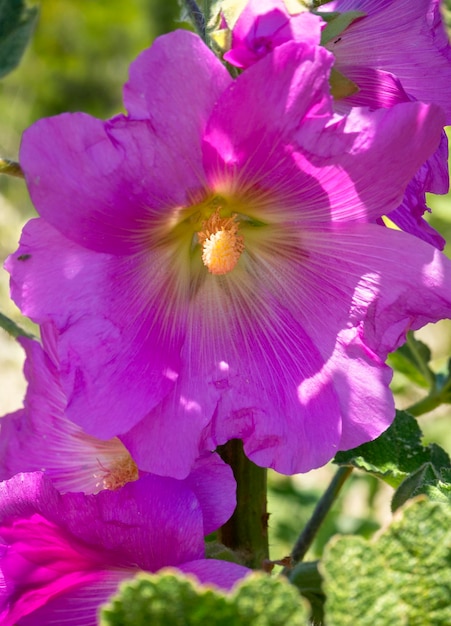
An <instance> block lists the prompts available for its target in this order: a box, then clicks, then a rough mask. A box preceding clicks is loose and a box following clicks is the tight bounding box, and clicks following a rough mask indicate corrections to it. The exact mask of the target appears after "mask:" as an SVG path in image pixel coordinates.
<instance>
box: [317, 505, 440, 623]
mask: <svg viewBox="0 0 451 626" xmlns="http://www.w3.org/2000/svg"><path fill="white" fill-rule="evenodd" d="M322 572H323V576H324V591H325V594H326V597H327V601H326V621H327V624H330V625H331V626H332V625H333V626H356V625H357V624H359V625H360V624H361V625H362V626H363V625H365V626H366V625H368V626H369V625H371V626H395V625H396V626H448V625H449V623H450V608H449V607H450V598H451V510H450V508H449V506H447V505H444V504H442V503H439V502H429V501H427V500H417V501H415V502H413V503H410V504H409V506H408V507H406V508H404V509H401V510H400V511H399V512H398V513H397V515H396V516H395V518H394V520H393V522H392V524H391V525H390V526H389V528H388V529H387V530H386V531H385V532H384V533H383V534H382V535H379V537H378V538H377V539H376V540H373V541H371V542H367V541H365V540H364V539H361V538H360V537H351V536H349V537H340V538H336V539H334V540H332V541H331V542H330V544H329V545H328V547H327V548H326V551H325V553H324V558H323V562H322Z"/></svg>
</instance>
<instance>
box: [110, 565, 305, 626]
mask: <svg viewBox="0 0 451 626" xmlns="http://www.w3.org/2000/svg"><path fill="white" fill-rule="evenodd" d="M287 623H290V624H292V625H293V626H305V624H306V623H307V610H306V607H305V606H304V604H303V601H302V600H301V598H300V597H299V593H298V592H297V590H296V589H295V587H293V586H292V585H290V584H289V583H288V582H287V581H286V580H284V579H283V578H271V577H270V576H268V575H267V574H261V573H253V574H251V575H250V576H248V577H246V578H245V579H244V580H243V581H241V583H240V584H239V585H237V586H236V587H235V588H234V590H233V592H232V593H231V594H225V593H223V592H222V591H220V590H218V589H216V588H214V587H207V586H202V585H200V584H199V583H198V582H197V581H196V580H195V579H194V578H192V577H187V576H184V575H183V574H181V573H180V572H177V571H176V570H163V571H162V572H160V573H159V574H140V575H138V576H136V578H134V579H133V580H131V581H127V582H125V583H123V584H122V585H121V587H120V589H119V593H118V594H117V595H116V596H114V597H113V598H112V599H111V601H110V602H109V604H108V605H105V606H104V607H103V608H102V610H101V617H100V625H101V626H149V625H150V624H151V625H152V626H168V625H171V626H205V624H208V625H209V626H231V625H232V624H233V626H286V624H287Z"/></svg>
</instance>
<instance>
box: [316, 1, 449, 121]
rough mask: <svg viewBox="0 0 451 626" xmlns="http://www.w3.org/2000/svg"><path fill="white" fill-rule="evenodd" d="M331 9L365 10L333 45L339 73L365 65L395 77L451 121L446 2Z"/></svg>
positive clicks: (332, 6) (349, 4)
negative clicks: (442, 10)
mask: <svg viewBox="0 0 451 626" xmlns="http://www.w3.org/2000/svg"><path fill="white" fill-rule="evenodd" d="M323 10H325V11H340V12H346V11H355V10H357V11H363V12H364V13H366V14H367V15H366V16H365V17H363V18H361V19H360V20H358V21H355V22H354V23H352V24H351V25H350V26H349V27H348V28H347V29H346V30H345V31H344V32H343V33H341V35H340V38H339V40H337V41H336V43H333V42H331V43H330V44H328V47H329V48H330V49H331V51H332V52H333V53H334V55H335V57H336V59H337V69H339V70H340V71H342V72H343V73H344V74H345V75H346V67H347V66H348V65H349V66H355V65H362V66H366V67H372V68H374V69H382V70H385V71H387V72H391V73H392V74H395V75H396V76H397V77H398V78H399V79H400V81H401V83H402V85H403V87H404V89H405V90H406V92H407V93H408V94H410V95H412V96H414V97H415V98H416V99H417V100H421V101H422V102H433V103H435V104H438V105H440V106H441V107H442V108H443V110H444V111H445V112H446V124H450V123H451V63H450V62H451V46H450V45H449V42H448V37H447V34H446V31H445V28H444V24H443V20H442V17H441V14H440V0H417V1H416V2H411V0H378V1H377V2H375V1H374V0H336V1H335V2H332V3H328V4H327V5H326V6H325V7H323Z"/></svg>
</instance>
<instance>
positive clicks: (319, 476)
mask: <svg viewBox="0 0 451 626" xmlns="http://www.w3.org/2000/svg"><path fill="white" fill-rule="evenodd" d="M37 4H38V5H39V7H40V17H39V21H38V24H37V28H36V31H35V35H34V37H33V39H32V41H31V43H30V45H29V47H28V49H27V51H26V53H25V55H24V57H23V59H22V62H21V64H20V66H19V68H18V69H16V70H15V71H14V72H12V73H11V74H10V75H8V76H7V77H5V78H4V79H3V80H2V81H0V111H1V115H0V156H2V157H7V158H12V159H17V155H18V149H19V145H20V137H21V133H22V132H23V130H24V129H25V128H26V127H27V126H29V125H30V124H32V123H33V122H34V121H35V120H37V119H39V118H41V117H45V116H49V115H55V114H58V113H60V112H63V111H85V112H87V113H90V114H92V115H95V116H97V117H101V118H108V117H110V116H112V115H114V114H116V113H118V112H120V111H122V110H123V107H122V85H123V84H124V83H125V82H126V80H127V72H128V66H129V64H130V62H131V61H132V60H133V59H134V58H135V57H136V56H137V55H138V54H139V52H140V51H141V50H142V49H143V48H145V47H147V46H149V45H150V44H151V43H152V41H153V39H154V38H155V37H156V36H158V35H159V34H162V33H165V32H168V31H171V30H173V29H174V28H176V27H177V26H180V24H178V23H177V19H178V16H179V14H180V9H179V6H178V2H177V0H129V1H128V2H126V3H125V2H123V0H104V1H102V0H100V1H94V0H63V1H62V0H42V1H41V2H38V3H37ZM446 4H447V7H448V10H447V13H446V19H447V21H448V23H450V24H451V0H447V3H446ZM430 206H431V207H432V209H433V212H432V215H431V216H430V221H431V222H432V223H433V225H434V226H435V227H436V228H438V229H439V230H440V232H441V233H442V234H444V235H445V236H446V237H447V239H448V241H450V242H451V199H450V196H449V195H448V196H443V197H435V198H433V197H431V198H430ZM33 212H34V211H33V207H32V206H31V203H30V201H29V199H28V195H27V192H26V188H25V185H24V182H23V181H22V180H17V179H12V178H9V177H6V176H2V177H0V262H3V260H4V258H5V257H6V256H7V255H8V254H9V253H10V252H12V251H13V250H14V249H15V248H16V245H17V242H18V239H19V236H20V230H21V228H22V225H23V223H24V221H25V220H26V219H27V218H28V217H30V216H31V215H33ZM447 253H448V254H449V255H451V244H448V246H447ZM401 271H402V269H401ZM0 302H1V306H0V310H1V311H2V312H4V313H6V314H8V315H9V316H11V317H13V318H14V319H16V320H18V321H19V320H20V315H19V313H18V311H17V310H16V309H15V307H14V305H13V304H12V303H11V302H10V300H9V298H8V277H7V275H6V273H5V272H4V271H3V270H0ZM21 323H23V324H25V325H26V321H25V322H24V321H23V320H21ZM421 337H422V338H423V339H424V340H425V341H427V343H428V344H430V345H431V347H432V349H433V355H434V366H435V367H436V368H437V369H440V368H442V367H444V366H445V363H446V359H447V357H448V356H449V354H450V353H451V339H450V338H451V330H450V325H449V323H447V322H444V323H441V324H440V325H438V326H437V327H436V328H434V329H431V328H427V329H425V330H424V331H422V333H421ZM22 358H23V357H22V353H21V350H20V348H19V347H18V346H17V345H16V344H15V343H14V341H13V340H11V339H10V338H9V337H8V336H6V334H5V333H3V331H1V330H0V415H1V414H2V413H5V412H7V411H11V410H13V409H15V408H18V407H19V405H20V402H21V397H22V395H23V391H24V382H23V378H22V376H21V373H20V372H21V367H22ZM393 388H394V391H395V392H396V394H397V403H398V406H399V407H400V408H403V407H405V406H407V405H408V404H410V403H411V402H413V401H415V400H416V399H418V398H419V397H420V392H419V391H418V390H415V389H412V386H411V385H410V384H408V383H407V381H406V380H405V379H403V377H402V376H401V375H397V376H396V377H395V379H394V383H393ZM449 414H450V409H449V407H441V408H440V409H439V410H437V411H436V412H435V413H434V414H433V415H430V416H426V417H424V418H422V419H421V420H420V422H421V426H422V428H423V430H424V432H425V435H426V440H427V441H432V440H435V441H438V442H439V443H441V445H443V446H444V447H446V448H447V449H448V450H451V439H450V437H451V435H450V429H449ZM332 472H333V468H331V466H327V467H325V468H322V469H321V470H317V471H315V472H310V473H309V474H307V475H305V476H295V477H293V478H286V477H283V476H277V475H274V474H272V475H271V478H270V484H271V489H270V495H269V511H270V513H271V516H270V520H269V524H270V543H271V548H272V554H271V556H272V558H281V557H283V556H284V555H285V554H287V553H288V552H289V551H290V548H291V546H292V544H293V542H294V540H295V538H296V536H297V534H298V532H299V530H300V529H301V528H302V526H303V524H304V523H305V521H306V520H307V519H308V517H309V515H310V514H311V512H312V509H313V507H314V505H315V503H316V501H317V499H318V497H319V495H320V494H321V492H322V491H323V490H324V488H325V487H326V485H327V481H328V480H329V479H330V477H331V474H332ZM390 496H391V493H390V489H389V488H388V487H386V486H384V485H382V484H381V483H379V482H378V481H377V480H376V479H374V478H372V477H369V476H364V475H362V474H358V473H357V472H355V473H354V475H353V476H352V478H351V479H350V480H349V481H348V483H347V485H346V487H345V489H344V491H343V494H342V496H341V497H340V499H339V501H338V502H337V504H336V506H335V507H334V510H333V511H332V513H331V515H330V516H329V518H328V520H327V522H326V524H325V525H324V527H323V529H322V530H321V532H320V534H319V536H318V538H317V541H316V543H315V545H314V547H313V550H312V552H311V554H310V556H311V557H315V556H318V555H319V554H320V553H321V550H322V547H323V545H324V543H325V541H326V540H327V539H328V538H329V537H330V535H331V534H333V533H335V532H345V533H346V532H352V533H360V534H363V535H366V536H368V535H370V534H372V533H373V532H374V530H375V529H376V528H378V527H379V526H380V525H381V524H383V523H384V522H385V521H386V520H387V519H388V518H389V517H390Z"/></svg>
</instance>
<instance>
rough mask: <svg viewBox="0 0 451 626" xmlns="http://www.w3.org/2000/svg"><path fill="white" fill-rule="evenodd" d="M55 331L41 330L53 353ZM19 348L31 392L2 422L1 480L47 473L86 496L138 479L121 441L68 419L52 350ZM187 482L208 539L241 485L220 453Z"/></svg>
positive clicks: (34, 345)
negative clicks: (103, 437) (101, 436)
mask: <svg viewBox="0 0 451 626" xmlns="http://www.w3.org/2000/svg"><path fill="white" fill-rule="evenodd" d="M50 331H51V329H49V328H42V329H41V332H42V335H43V337H44V338H48V339H49V340H50V341H46V344H47V345H48V346H49V347H50V348H52V347H53V346H52V341H53V340H54V337H53V336H52V333H51V332H50ZM20 343H21V344H22V346H23V347H24V349H25V351H26V353H27V359H26V361H25V367H24V369H25V375H26V377H27V380H28V390H27V394H26V397H25V407H24V409H21V410H19V411H17V412H15V413H11V414H9V415H5V416H4V417H2V418H1V420H0V480H7V479H8V478H11V477H12V476H14V475H15V474H18V473H20V472H35V471H44V472H45V473H46V475H47V476H48V477H50V478H51V480H52V482H53V484H54V486H55V487H56V488H57V489H58V491H60V492H62V493H65V492H69V491H72V492H77V491H80V492H83V493H86V494H90V493H97V492H99V491H100V490H102V489H111V490H115V489H118V488H120V487H122V486H123V485H124V484H126V483H128V482H132V481H135V480H138V478H139V471H138V467H137V465H136V463H135V462H134V461H133V459H132V457H131V456H130V454H129V452H128V451H127V449H126V448H125V446H124V445H123V443H121V441H120V440H119V439H117V438H113V439H109V440H107V441H103V440H101V439H97V438H95V437H92V436H91V435H87V434H86V433H84V432H83V431H82V429H81V428H80V427H79V426H77V425H76V424H74V423H73V422H71V421H70V420H68V419H67V417H66V415H65V410H66V404H67V400H66V398H65V395H64V393H63V390H62V388H61V382H60V376H59V371H58V366H57V364H56V363H55V362H53V361H52V357H53V358H54V355H52V356H50V355H51V352H52V350H50V353H46V352H45V351H44V350H43V349H42V347H41V345H40V344H39V343H38V342H37V341H34V340H32V339H27V338H21V339H20ZM185 483H186V484H187V485H188V486H189V488H190V489H191V490H192V491H193V492H194V494H195V495H196V497H197V499H198V500H199V502H200V503H201V507H202V511H203V512H205V513H206V515H205V521H204V523H205V527H204V534H205V535H208V534H209V533H211V532H213V531H215V530H216V529H217V528H219V527H220V526H221V525H222V524H224V523H225V522H226V521H227V520H228V519H229V518H230V516H231V515H232V513H233V511H234V509H235V505H236V498H235V490H236V483H235V479H234V477H233V473H232V470H231V468H230V467H229V466H228V465H227V464H226V463H224V462H223V461H222V459H221V458H220V457H219V456H218V455H217V454H212V453H210V452H208V453H207V454H204V455H203V456H202V457H200V458H198V459H196V461H195V463H194V466H193V468H192V470H191V472H190V474H189V475H188V476H187V478H186V479H185Z"/></svg>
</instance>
